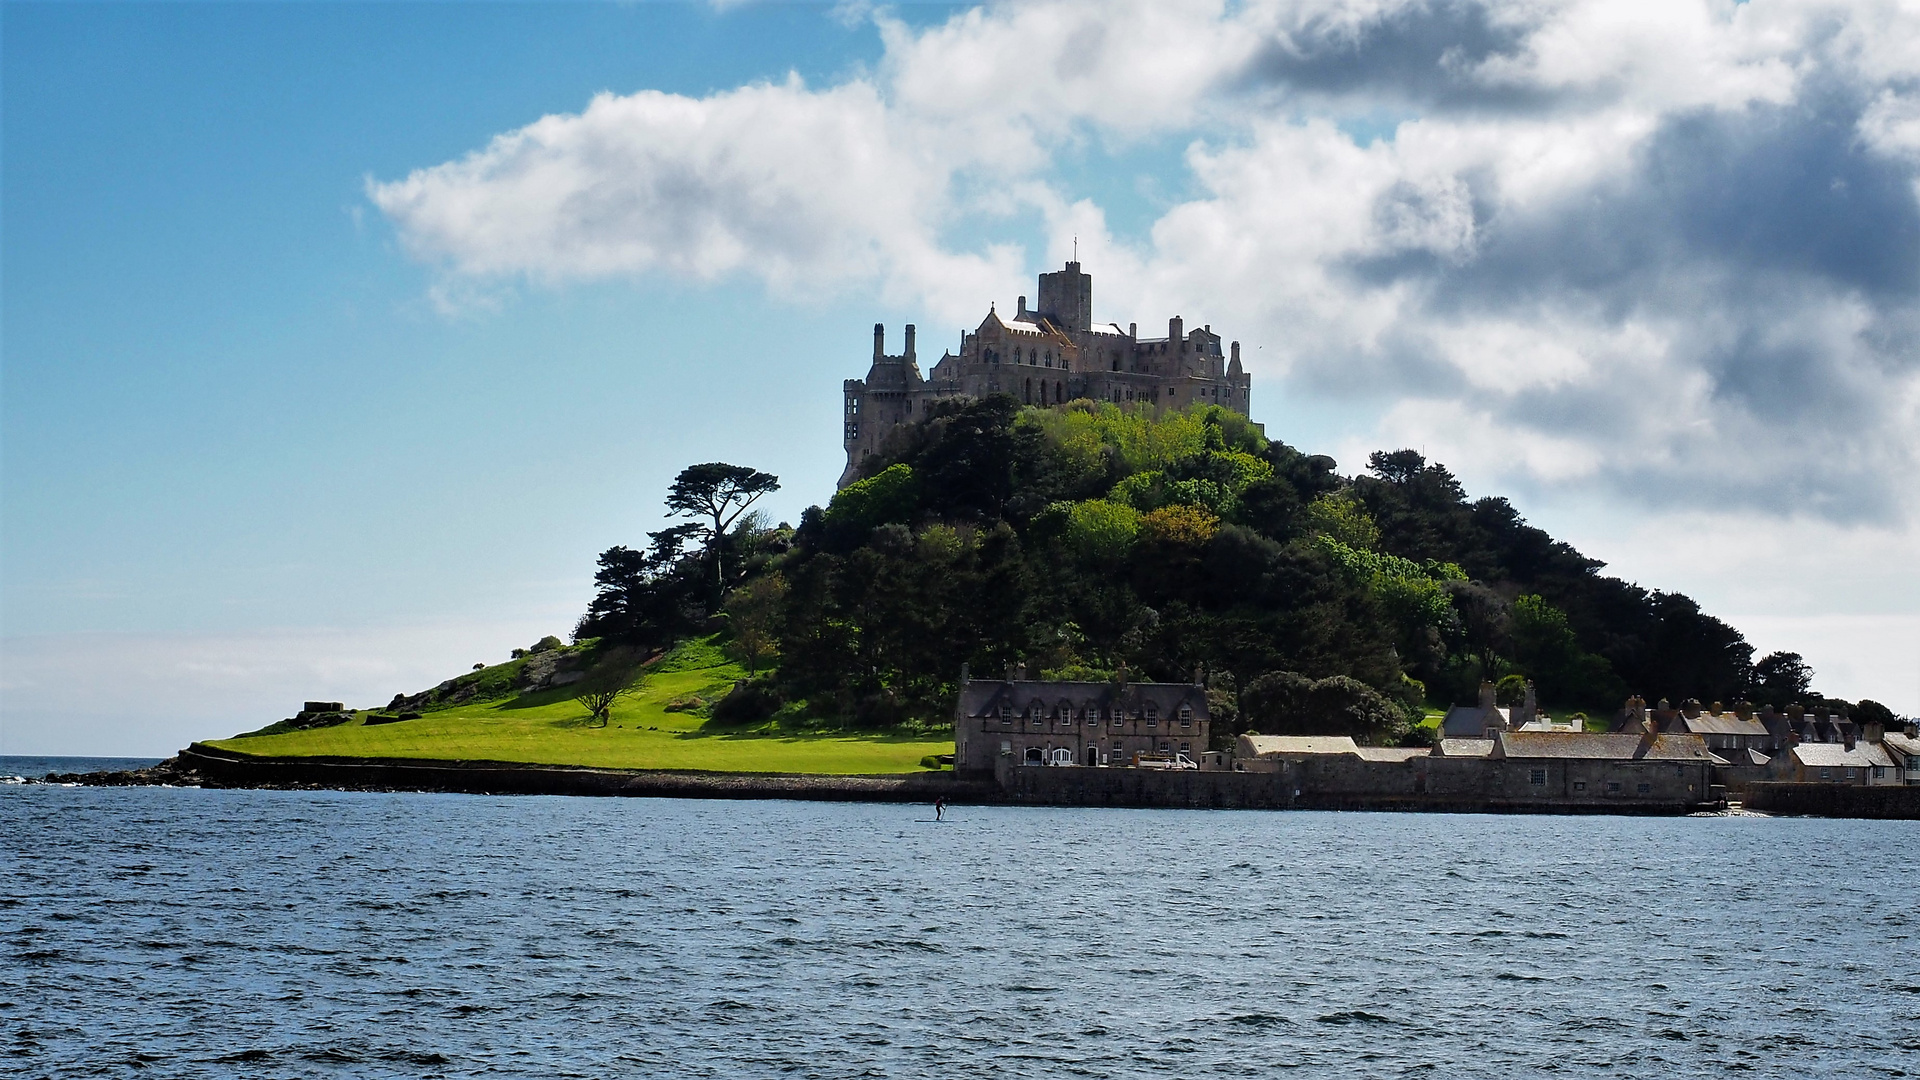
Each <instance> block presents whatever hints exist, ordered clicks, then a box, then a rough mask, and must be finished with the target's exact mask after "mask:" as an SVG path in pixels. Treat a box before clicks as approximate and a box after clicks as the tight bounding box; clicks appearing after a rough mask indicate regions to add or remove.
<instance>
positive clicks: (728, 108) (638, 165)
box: [368, 77, 1016, 300]
mask: <svg viewBox="0 0 1920 1080" xmlns="http://www.w3.org/2000/svg"><path fill="white" fill-rule="evenodd" d="M936 143H937V141H936V140H930V139H927V138H924V137H923V136H922V134H921V133H919V132H917V131H915V130H914V129H913V128H912V127H911V125H907V124H903V123H901V122H900V120H899V119H898V118H897V117H896V116H895V115H894V114H893V113H891V112H890V111H889V110H888V109H887V108H886V107H885V105H884V104H883V103H882V102H881V100H880V98H879V95H878V93H877V92H876V90H875V88H874V87H873V86H871V85H870V84H867V83H864V82H860V81H857V80H856V81H853V82H849V83H846V84H844V85H841V86H837V87H831V88H828V89H824V90H811V89H808V88H807V87H806V86H805V85H804V84H802V83H801V81H800V80H799V79H798V78H797V77H792V78H789V79H788V80H787V81H786V82H784V83H777V84H761V85H754V86H747V87H742V88H740V89H738V90H733V91H729V92H727V93H722V94H715V95H713V96H711V97H707V98H699V99H696V98H689V97H684V96H681V95H676V94H663V93H658V92H654V91H643V92H641V93H637V94H631V95H627V96H616V95H613V94H601V95H599V96H597V97H595V98H594V99H593V101H592V102H590V103H589V104H588V106H587V108H586V109H585V110H584V111H583V112H581V113H579V114H578V115H556V116H547V117H543V118H541V119H540V120H538V121H536V122H534V123H532V124H529V125H527V126H526V127H524V128H521V129H520V130H518V131H513V132H509V133H507V134H505V135H501V136H499V137H497V138H495V139H494V140H493V141H492V143H490V144H489V145H488V146H486V147H485V148H484V149H482V150H479V151H476V152H474V153H473V154H470V155H468V156H467V157H465V158H463V159H461V160H458V161H452V162H447V163H446V164H442V165H437V166H433V167H431V168H425V169H420V170H417V171H415V172H413V173H412V174H410V175H408V176H407V177H405V178H404V179H401V180H395V181H390V182H379V181H369V183H368V195H369V197H370V198H371V199H372V200H373V202H374V204H375V205H377V206H378V207H379V208H380V209H381V210H382V211H383V212H384V213H386V214H387V216H388V217H389V218H391V219H392V220H393V221H394V222H395V224H396V225H397V226H398V227H399V229H400V235H401V237H402V239H403V241H404V242H405V244H406V246H407V249H408V250H409V251H410V252H412V253H413V254H415V255H416V256H418V257H420V258H422V259H425V260H428V261H431V262H435V263H437V264H439V265H441V266H443V267H444V268H446V269H447V270H448V271H449V272H450V273H451V274H452V275H454V276H455V277H458V278H465V279H478V280H482V281H486V280H502V279H511V278H513V277H516V276H525V277H527V278H530V279H533V280H535V281H539V282H544V283H561V282H565V281H568V280H578V279H591V278H600V277H608V276H621V275H643V274H650V273H651V274H666V275H672V276H678V277H685V278H692V279H695V280H701V281H713V280H716V279H718V278H721V277H725V276H728V275H734V274H749V275H752V276H755V277H758V278H761V279H763V280H765V281H766V282H767V283H768V284H769V285H770V286H771V287H772V288H774V289H775V290H776V291H779V292H781V293H785V294H790V295H802V296H805V295H828V294H832V293H834V292H835V291H837V290H840V289H844V288H847V287H849V286H852V285H855V284H859V285H862V286H864V285H865V284H866V283H868V282H870V281H871V280H873V279H875V278H876V277H878V278H882V279H885V280H887V281H888V282H889V283H890V285H889V288H890V289H891V290H892V291H893V292H894V293H896V294H897V295H898V298H899V299H901V300H907V299H912V300H925V299H927V298H930V297H934V296H939V295H942V294H948V293H951V294H954V295H963V294H968V293H970V294H971V295H972V296H975V297H977V296H979V295H981V294H982V293H983V292H986V291H990V290H992V289H993V288H994V287H995V286H997V285H1000V284H1003V283H1004V282H1006V281H1007V280H1009V279H1011V278H1012V277H1013V276H1014V270H1015V259H1016V255H1015V253H1014V252H1013V251H1011V250H1008V249H993V248H989V249H987V250H985V251H984V252H980V253H974V254H962V253H954V252H950V251H948V250H946V249H945V248H943V247H941V246H940V244H939V243H938V241H937V234H938V230H939V226H940V224H941V220H942V218H943V216H944V215H945V213H946V212H947V203H948V198H947V188H948V186H949V182H950V179H951V165H950V163H949V162H948V160H947V157H948V153H949V152H948V150H947V149H945V148H942V147H939V146H938V145H937V144H936Z"/></svg>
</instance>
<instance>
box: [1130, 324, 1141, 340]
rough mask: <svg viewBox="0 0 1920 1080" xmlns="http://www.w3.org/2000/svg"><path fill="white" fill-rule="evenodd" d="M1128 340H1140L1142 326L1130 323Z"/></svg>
mask: <svg viewBox="0 0 1920 1080" xmlns="http://www.w3.org/2000/svg"><path fill="white" fill-rule="evenodd" d="M1127 340H1128V341H1139V340H1140V324H1139V323H1132V322H1130V323H1128V324H1127Z"/></svg>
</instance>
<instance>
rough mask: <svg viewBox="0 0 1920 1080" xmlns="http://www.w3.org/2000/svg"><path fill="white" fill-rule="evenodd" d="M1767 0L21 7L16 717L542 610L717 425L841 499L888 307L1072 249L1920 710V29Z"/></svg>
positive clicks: (4, 740)
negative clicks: (873, 349)
mask: <svg viewBox="0 0 1920 1080" xmlns="http://www.w3.org/2000/svg"><path fill="white" fill-rule="evenodd" d="M1746 8H1747V9H1756V8H1757V9H1760V10H1758V11H1749V10H1744V9H1742V10H1736V9H1735V6H1734V5H1719V4H1701V5H1693V6H1690V5H1685V4H1681V5H1659V6H1656V7H1650V8H1649V9H1648V11H1647V13H1646V16H1645V19H1644V22H1645V27H1644V29H1643V30H1641V31H1636V30H1634V29H1633V28H1632V27H1628V28H1627V29H1622V28H1621V27H1620V26H1618V25H1617V23H1618V20H1608V19H1605V18H1602V17H1600V16H1599V15H1597V14H1596V12H1597V11H1604V6H1602V7H1600V8H1595V7H1594V6H1592V5H1583V4H1579V3H1572V2H1569V3H1565V4H1561V5H1547V6H1546V7H1544V8H1542V7H1539V6H1529V7H1527V8H1515V7H1507V6H1502V5H1490V6H1483V5H1478V4H1469V3H1455V4H1443V5H1412V6H1408V5H1398V4H1392V3H1365V4H1356V3H1347V4H1337V3H1289V4H1271V5H1268V4H1251V3H1250V4H1245V5H1236V6H1234V7H1232V8H1222V7H1220V6H1218V5H1209V4H1204V3H1198V4H1192V5H1187V6H1186V7H1184V8H1183V7H1181V6H1179V5H1168V4H1163V5H1151V6H1149V7H1147V8H1143V9H1142V10H1140V11H1128V10H1125V5H1083V4H1078V3H1072V2H1066V0H1062V2H1059V3H1036V4H1029V5H1017V6H1010V7H989V8H984V9H969V8H966V7H964V6H954V7H947V6H931V5H907V6H904V7H900V8H892V9H887V8H881V9H868V8H862V7H859V6H847V5H842V6H839V7H828V6H825V5H726V6H719V7H715V6H709V5H696V4H630V5H602V4H538V5H521V4H474V5H463V4H301V3H286V4H257V5H246V4H215V5H201V4H144V5H142V4H131V5H106V4H22V3H7V4H5V5H4V6H3V7H0V19H3V20H4V23H3V24H0V31H3V32H4V38H3V39H0V49H3V50H4V57H3V59H4V75H3V76H0V77H3V78H4V86H3V87H0V94H3V97H4V108H5V115H4V145H3V146H0V150H3V152H4V165H3V168H4V175H3V180H4V205H3V207H0V228H3V229H4V233H3V234H0V237H3V239H0V272H3V273H4V297H3V300H0V316H3V317H4V326H3V327H0V345H4V356H3V358H0V362H3V363H4V368H3V369H0V379H3V380H4V381H0V423H3V424H4V427H3V428H0V452H3V453H4V457H3V458H0V470H3V471H0V631H3V632H4V634H5V653H4V657H0V659H3V660H4V672H3V674H0V679H3V680H4V681H0V693H4V698H0V752H5V753H47V752H54V753H58V752H66V753H164V752H167V751H170V750H171V749H173V748H176V747H178V746H179V745H182V744H183V743H184V741H186V740H187V739H190V738H201V737H211V736H217V735H222V734H227V733H230V732H231V731H233V730H238V729H241V728H245V727H250V726H254V725H255V724H256V723H257V722H261V721H264V720H267V719H272V718H274V717H276V716H280V715H287V714H288V713H289V712H290V711H291V710H292V709H293V708H295V707H297V703H298V701H299V700H301V699H303V698H308V697H322V698H331V697H344V698H348V699H351V700H355V701H360V702H371V701H378V700H384V699H386V698H387V697H390V696H391V695H392V694H393V693H395V692H398V691H402V690H406V691H411V690H415V689H418V688H420V687H421V686H424V685H430V684H431V683H433V682H437V681H438V680H439V679H441V678H444V677H445V676H446V675H447V674H449V673H451V672H453V671H457V670H460V669H463V668H464V667H465V666H466V665H467V664H468V663H470V662H473V661H478V660H496V659H499V658H501V657H503V656H504V655H505V653H506V651H507V649H509V648H510V647H512V646H514V645H518V644H525V643H527V642H530V641H531V640H533V639H534V638H536V637H538V636H540V635H541V634H544V633H549V632H557V633H565V632H566V630H567V629H569V628H570V626H571V624H572V620H573V619H574V618H575V617H576V615H577V613H578V612H579V610H581V608H582V606H583V604H584V602H585V600H586V598H587V595H588V592H589V587H590V582H591V572H592V562H593V556H594V554H595V553H596V552H598V551H600V550H601V549H604V548H605V547H607V546H610V545H612V544H615V543H633V542H637V541H638V540H639V539H640V538H641V537H642V535H643V533H644V532H645V531H646V530H647V529H649V528H654V527H657V523H658V518H657V509H656V508H657V506H658V501H659V497H660V494H661V492H662V491H663V490H664V487H665V485H666V483H667V481H668V480H669V479H670V478H671V476H672V475H673V474H674V473H675V472H676V471H677V470H678V469H679V468H680V467H682V466H684V465H685V464H688V463H690V462H694V461H701V460H709V459H724V460H731V461H738V462H741V463H745V464H751V465H755V466H758V467H761V468H766V469H771V470H772V471H775V472H777V473H779V474H780V475H781V476H782V478H783V481H784V483H785V488H784V490H783V491H782V492H781V493H780V494H779V495H778V497H777V498H776V499H775V500H774V502H773V504H772V506H771V507H770V509H771V510H772V511H773V513H774V514H775V515H776V516H777V517H786V518H792V517H794V516H796V515H797V514H798V512H799V510H800V509H801V508H802V507H804V506H805V505H807V504H808V503H811V502H819V501H823V500H824V499H825V498H826V496H827V495H828V494H829V493H830V491H831V484H832V480H833V477H834V476H835V475H837V473H838V471H839V466H840V462H839V461H838V458H839V447H838V443H837V425H838V409H839V400H838V396H839V395H838V388H839V380H841V379H843V378H847V377H856V376H858V375H860V374H862V373H863V370H864V355H865V352H866V349H867V348H868V343H869V340H870V339H869V336H868V335H869V333H870V328H871V325H872V324H873V323H874V322H876V321H884V322H886V323H887V324H888V327H889V332H890V334H892V335H894V336H895V338H896V339H897V335H898V333H899V326H900V324H902V323H904V322H909V321H912V322H916V323H918V324H919V326H920V328H921V341H922V342H923V345H922V351H923V352H926V351H929V349H930V348H934V349H937V347H938V346H940V345H942V344H944V343H946V342H948V341H951V340H952V339H953V338H954V337H955V336H956V335H957V334H958V332H959V330H960V329H961V327H962V326H964V325H969V324H971V323H972V322H974V321H977V319H978V318H979V316H980V315H981V314H983V313H984V311H985V308H986V305H987V303H988V302H990V301H997V302H999V303H1011V302H1012V301H1013V299H1014V296H1015V295H1017V294H1020V293H1031V292H1032V288H1033V287H1032V284H1031V278H1032V275H1033V274H1034V273H1036V272H1038V271H1040V270H1042V269H1045V268H1047V267H1048V266H1050V265H1052V264H1053V263H1055V262H1057V261H1058V260H1059V259H1060V258H1062V257H1063V256H1064V254H1065V253H1066V251H1067V250H1069V246H1070V245H1071V243H1072V242H1073V238H1074V237H1076V236H1077V237H1078V238H1079V244H1080V251H1081V254H1082V258H1083V260H1084V261H1085V263H1086V264H1087V268H1088V269H1089V270H1090V271H1091V272H1092V273H1093V274H1094V275H1095V289H1096V297H1095V305H1096V309H1097V313H1098V314H1099V316H1100V317H1102V318H1108V319H1114V320H1117V321H1120V322H1122V323H1124V322H1127V321H1130V320H1137V321H1139V322H1141V323H1142V324H1143V325H1146V324H1153V323H1155V322H1157V321H1160V320H1164V319H1165V318H1166V317H1167V316H1168V315H1170V314H1175V313H1181V314H1184V315H1186V317H1187V318H1188V320H1189V321H1190V322H1208V323H1212V324H1214V325H1215V326H1216V327H1218V328H1223V329H1224V330H1226V332H1227V334H1228V336H1229V337H1234V338H1238V339H1240V340H1242V341H1243V342H1244V343H1245V347H1246V349H1247V352H1248V354H1249V356H1250V357H1251V358H1252V363H1253V370H1254V374H1255V379H1256V382H1255V395H1254V401H1255V404H1254V412H1255V418H1256V419H1259V420H1261V421H1263V422H1265V423H1266V424H1267V425H1268V430H1269V432H1270V433H1271V434H1273V435H1276V436H1278V437H1281V438H1284V439H1286V440H1288V441H1289V442H1292V443H1294V444H1296V445H1300V446H1304V447H1308V448H1310V449H1313V450H1318V451H1326V452H1332V453H1334V454H1335V455H1336V456H1338V457H1339V458H1340V459H1341V461H1342V465H1343V467H1344V468H1346V469H1349V470H1351V469H1354V468H1357V467H1359V465H1360V464H1361V463H1362V461H1363V459H1364V454H1365V452H1366V451H1367V450H1369V449H1375V448H1382V447H1389V446H1400V445H1412V446H1416V447H1422V448H1424V449H1426V451H1427V452H1428V453H1429V454H1430V455H1431V456H1433V457H1435V458H1437V459H1439V460H1442V461H1444V462H1446V463H1447V464H1449V465H1450V466H1452V467H1454V468H1455V469H1456V471H1457V472H1459V473H1460V475H1461V476H1462V477H1463V479H1464V480H1465V481H1466V482H1467V484H1468V486H1469V488H1470V490H1472V491H1473V492H1474V493H1476V494H1480V493H1493V492H1498V493H1506V494H1510V495H1512V496H1513V497H1514V498H1515V500H1516V501H1517V502H1518V503H1519V505H1520V506H1521V508H1522V510H1523V512H1525V513H1527V514H1528V516H1529V517H1530V518H1532V519H1533V520H1534V521H1536V522H1537V523H1539V524H1542V525H1543V526H1545V527H1547V528H1549V529H1550V530H1552V531H1554V532H1555V533H1556V534H1557V535H1562V536H1565V537H1566V538H1568V539H1570V540H1572V541H1573V542H1574V543H1576V544H1577V545H1578V546H1580V547H1582V548H1583V550H1586V551H1588V552H1589V553H1590V554H1594V555H1596V556H1598V557H1601V558H1604V559H1607V560H1609V562H1611V563H1612V564H1613V566H1614V568H1615V569H1616V571H1617V572H1619V573H1622V574H1623V575H1624V576H1627V577H1630V578H1633V579H1636V580H1639V581H1640V582H1641V583H1642V584H1645V585H1648V586H1650V587H1660V588H1668V589H1677V590H1681V591H1685V592H1688V593H1690V594H1692V595H1695V596H1696V597H1697V598H1699V599H1701V600H1702V601H1703V603H1705V604H1706V605H1707V606H1708V608H1709V610H1712V611H1714V612H1715V613H1717V614H1721V615H1723V616H1724V617H1727V618H1729V619H1730V620H1731V621H1733V622H1735V624H1736V625H1739V626H1741V628H1742V629H1743V630H1745V631H1746V632H1747V633H1748V635H1749V637H1750V638H1752V639H1753V640H1754V641H1755V643H1756V644H1758V645H1760V646H1761V647H1762V648H1763V649H1766V648H1795V649H1799V650H1800V651H1802V652H1804V653H1806V654H1807V655H1808V656H1809V657H1810V658H1811V659H1812V660H1813V662H1814V665H1815V667H1816V670H1818V671H1819V672H1820V673H1821V678H1820V679H1819V680H1818V682H1819V685H1820V686H1821V687H1822V688H1823V689H1825V690H1826V691H1827V692H1829V693H1836V694H1842V695H1846V696H1853V697H1857V696H1874V697H1878V698H1880V699H1881V700H1885V701H1888V702H1889V703H1891V704H1893V705H1895V707H1896V708H1900V709H1904V710H1906V711H1908V712H1920V676H1916V675H1915V674H1914V672H1916V671H1920V584H1917V583H1916V581H1915V575H1914V573H1913V570H1912V566H1913V561H1912V560H1913V557H1914V555H1916V554H1917V553H1920V547H1917V545H1916V542H1915V536H1916V528H1915V524H1914V521H1915V514H1916V507H1915V491H1914V485H1913V484H1912V481H1911V479H1910V477H1911V475H1912V473H1911V471H1910V470H1911V468H1912V466H1913V465H1914V464H1916V461H1915V458H1916V457H1917V456H1920V445H1917V442H1920V440H1917V439H1916V435H1915V426H1916V424H1915V421H1916V415H1917V414H1916V410H1917V409H1920V381H1917V377H1916V368H1915V364H1914V360H1913V357H1914V355H1915V351H1914V345H1913V340H1914V334H1915V333H1916V331H1915V329H1914V328H1915V327H1920V286H1917V285H1916V283H1915V280H1914V279H1915V277H1916V276H1917V275H1920V266H1917V265H1916V263H1917V262H1920V260H1917V259H1916V257H1915V256H1914V255H1913V251H1914V250H1916V249H1915V248H1914V247H1913V246H1912V245H1913V241H1914V237H1915V235H1916V234H1915V231H1914V222H1915V221H1916V220H1920V206H1917V204H1916V196H1915V187H1914V183H1915V178H1916V176H1917V175H1920V105H1916V104H1915V101H1914V100H1913V99H1912V93H1911V90H1910V89H1909V88H1910V87H1911V86H1913V85H1915V84H1916V79H1917V78H1920V72H1913V71H1908V70H1906V68H1905V67H1903V66H1902V65H1911V64H1912V63H1913V61H1912V58H1911V57H1902V56H1900V55H1898V53H1897V50H1893V49H1881V48H1880V47H1879V46H1877V45H1876V44H1875V43H1876V42H1877V41H1883V40H1893V41H1898V40H1911V38H1912V33H1913V28H1912V27H1910V26H1908V25H1907V22H1903V21H1902V20H1903V19H1904V20H1907V21H1909V22H1910V21H1911V19H1912V16H1911V15H1910V14H1902V13H1900V12H1898V11H1897V10H1896V9H1893V8H1890V7H1879V6H1875V5H1869V4H1861V5H1821V4H1780V5H1771V4H1753V5H1746ZM1628 22H1632V20H1628ZM1836 26H1837V27H1838V29H1837V30H1836V29H1834V27H1836ZM1823 28H1824V29H1823ZM1636 33H1643V34H1644V35H1645V36H1644V37H1636V36H1635V34H1636ZM1903 35H1904V37H1903ZM1568 41H1577V42H1579V43H1580V44H1579V47H1578V48H1572V47H1570V46H1568V45H1567V44H1566V42H1568ZM543 118H545V119H543ZM1835 131H1837V132H1839V135H1837V136H1834V135H1823V134H1822V133H1823V132H1835ZM936 355H937V352H936ZM1903 470H1906V471H1903ZM1903 477H1904V479H1903Z"/></svg>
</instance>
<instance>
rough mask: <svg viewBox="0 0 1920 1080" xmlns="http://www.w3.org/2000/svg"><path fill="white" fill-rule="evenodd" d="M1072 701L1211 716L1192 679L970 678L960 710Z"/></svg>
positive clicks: (988, 711) (974, 713)
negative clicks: (1123, 683)
mask: <svg viewBox="0 0 1920 1080" xmlns="http://www.w3.org/2000/svg"><path fill="white" fill-rule="evenodd" d="M1063 698H1064V699H1066V700H1067V701H1070V702H1072V703H1073V707H1074V708H1076V709H1079V708H1085V707H1086V705H1087V703H1088V702H1093V703H1095V704H1097V705H1098V706H1099V707H1100V708H1101V709H1111V708H1120V709H1123V710H1125V711H1126V712H1129V713H1136V712H1141V711H1143V710H1144V709H1145V708H1146V706H1147V705H1148V704H1152V705H1153V706H1154V708H1155V710H1156V711H1158V712H1159V714H1160V716H1161V718H1162V719H1166V718H1173V717H1178V716H1179V714H1180V707H1181V706H1182V705H1186V706H1189V707H1191V708H1192V709H1193V716H1194V719H1196V720H1207V719H1210V718H1211V716H1212V714H1211V713H1209V712H1208V711H1207V692H1206V689H1205V688H1204V687H1201V686H1196V685H1194V684H1193V683H1153V682H1148V683H1137V682H1130V683H1128V684H1126V686H1125V687H1122V686H1121V685H1120V684H1119V683H1111V682H1055V681H1049V680H1044V679H1015V680H1013V681H1011V682H1009V681H1007V680H1005V679H969V680H967V681H966V683H964V684H963V685H962V686H961V687H960V710H961V714H962V715H964V716H969V717H981V716H993V715H996V714H998V713H999V711H1000V704H1001V702H1002V701H1004V702H1006V703H1007V705H1009V706H1010V707H1011V708H1012V709H1013V711H1014V712H1016V713H1018V712H1020V711H1022V710H1024V709H1025V708H1026V707H1027V705H1028V703H1030V702H1032V701H1034V700H1036V699H1037V700H1039V701H1040V702H1041V703H1043V704H1044V705H1046V706H1048V707H1052V706H1053V705H1055V704H1056V703H1058V702H1059V701H1060V700H1061V699H1063Z"/></svg>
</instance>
